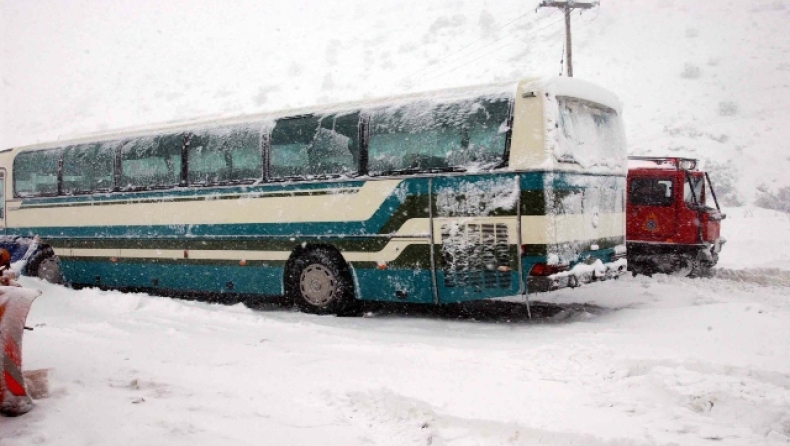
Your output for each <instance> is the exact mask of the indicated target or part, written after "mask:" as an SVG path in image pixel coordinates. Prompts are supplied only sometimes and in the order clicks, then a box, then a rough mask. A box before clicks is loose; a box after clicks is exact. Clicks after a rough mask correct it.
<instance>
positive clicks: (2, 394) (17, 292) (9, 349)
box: [0, 286, 41, 416]
mask: <svg viewBox="0 0 790 446" xmlns="http://www.w3.org/2000/svg"><path fill="white" fill-rule="evenodd" d="M40 294H41V292H40V291H38V290H31V289H27V288H20V287H13V286H0V347H2V356H0V413H1V414H3V415H8V416H17V415H22V414H24V413H26V412H28V411H30V409H32V408H33V400H32V398H31V396H30V395H29V393H28V388H27V386H26V385H25V376H24V374H23V373H22V333H23V332H24V330H25V320H26V319H27V314H28V312H29V311H30V306H31V305H32V304H33V300H35V299H36V297H38V296H39V295H40Z"/></svg>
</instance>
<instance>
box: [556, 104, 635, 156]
mask: <svg viewBox="0 0 790 446" xmlns="http://www.w3.org/2000/svg"><path fill="white" fill-rule="evenodd" d="M557 100H558V103H559V126H560V132H559V141H558V142H559V144H558V146H557V148H556V149H555V156H556V157H557V159H558V160H559V161H560V162H568V163H577V164H579V165H581V166H582V167H584V168H590V167H594V166H605V167H607V168H609V169H613V168H617V167H621V166H624V163H625V160H624V159H623V153H625V134H624V131H623V126H622V122H621V120H620V117H619V116H618V115H617V112H616V111H614V110H613V109H611V108H608V107H604V106H602V105H598V104H593V103H592V102H587V101H582V100H580V99H574V98H569V97H558V98H557Z"/></svg>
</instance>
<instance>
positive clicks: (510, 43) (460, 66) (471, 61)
mask: <svg viewBox="0 0 790 446" xmlns="http://www.w3.org/2000/svg"><path fill="white" fill-rule="evenodd" d="M561 21H562V19H560V20H555V21H553V22H551V23H548V24H547V25H545V26H542V27H540V28H538V29H535V30H531V31H530V34H531V33H533V32H538V31H541V30H543V29H546V28H548V27H550V26H551V25H554V24H556V23H559V22H561ZM528 35H529V34H528ZM519 42H523V40H515V41H513V42H509V43H506V44H504V45H501V46H499V47H497V48H496V49H494V50H493V51H490V52H488V53H486V54H484V55H482V56H480V57H478V58H476V59H473V60H470V61H469V62H466V63H464V64H461V65H459V66H457V67H455V68H452V69H450V70H448V71H444V72H440V73H439V74H437V75H436V76H431V77H428V78H426V79H423V81H422V82H420V84H424V83H425V82H428V81H431V80H434V79H438V78H440V77H443V76H446V75H448V74H450V73H452V72H454V71H456V70H459V69H461V68H463V67H465V66H467V65H469V64H471V63H474V62H477V61H478V60H480V59H484V58H486V57H488V56H490V55H492V54H494V53H496V52H498V51H499V50H501V49H503V48H505V47H508V46H510V45H513V44H514V43H519Z"/></svg>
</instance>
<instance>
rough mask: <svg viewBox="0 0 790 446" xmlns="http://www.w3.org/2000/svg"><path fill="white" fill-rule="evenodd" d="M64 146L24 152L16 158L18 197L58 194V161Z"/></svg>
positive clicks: (16, 193)
mask: <svg viewBox="0 0 790 446" xmlns="http://www.w3.org/2000/svg"><path fill="white" fill-rule="evenodd" d="M62 154H63V148H57V149H50V150H37V151H33V152H22V153H20V154H19V155H17V156H16V158H15V159H14V193H15V195H16V196H17V197H39V196H48V195H57V193H58V162H59V160H60V156H61V155H62Z"/></svg>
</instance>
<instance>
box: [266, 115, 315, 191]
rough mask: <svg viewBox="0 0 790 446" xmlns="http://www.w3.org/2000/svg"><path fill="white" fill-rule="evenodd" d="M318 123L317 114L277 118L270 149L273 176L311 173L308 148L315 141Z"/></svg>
mask: <svg viewBox="0 0 790 446" xmlns="http://www.w3.org/2000/svg"><path fill="white" fill-rule="evenodd" d="M318 124H319V123H318V118H317V117H315V116H303V117H298V118H285V119H278V120H277V124H276V125H275V126H274V130H272V135H271V140H270V149H269V164H270V170H269V175H270V176H271V178H273V179H287V178H304V177H306V176H307V175H308V174H309V165H310V160H309V158H308V151H307V150H308V146H309V145H310V144H312V142H313V139H314V137H315V134H316V132H317V130H318Z"/></svg>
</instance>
